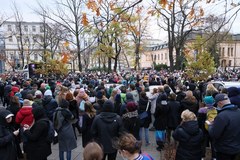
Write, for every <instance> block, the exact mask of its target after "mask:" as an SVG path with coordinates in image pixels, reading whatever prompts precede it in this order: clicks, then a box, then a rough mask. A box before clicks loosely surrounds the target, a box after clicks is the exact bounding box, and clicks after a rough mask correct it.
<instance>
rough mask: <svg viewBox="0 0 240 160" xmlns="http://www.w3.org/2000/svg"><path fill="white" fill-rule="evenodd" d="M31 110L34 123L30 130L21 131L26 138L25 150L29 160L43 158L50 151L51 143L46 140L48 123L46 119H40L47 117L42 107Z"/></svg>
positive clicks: (41, 159) (40, 159)
mask: <svg viewBox="0 0 240 160" xmlns="http://www.w3.org/2000/svg"><path fill="white" fill-rule="evenodd" d="M32 112H33V115H34V119H35V123H34V124H33V126H32V127H31V128H30V130H25V131H24V132H23V134H24V136H25V137H26V138H27V142H26V146H25V150H26V153H27V158H28V159H29V160H43V159H46V158H47V157H48V156H49V155H50V154H51V153H52V151H51V143H49V141H48V129H49V124H48V122H47V121H45V120H42V119H47V116H46V114H45V111H44V109H43V108H42V107H37V108H34V109H33V111H32Z"/></svg>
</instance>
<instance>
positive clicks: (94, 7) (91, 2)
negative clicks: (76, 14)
mask: <svg viewBox="0 0 240 160" xmlns="http://www.w3.org/2000/svg"><path fill="white" fill-rule="evenodd" d="M86 5H87V7H88V9H92V11H96V10H97V4H96V2H95V0H88V2H87V4H86Z"/></svg>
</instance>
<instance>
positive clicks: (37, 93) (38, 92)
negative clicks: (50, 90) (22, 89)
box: [34, 90, 42, 97]
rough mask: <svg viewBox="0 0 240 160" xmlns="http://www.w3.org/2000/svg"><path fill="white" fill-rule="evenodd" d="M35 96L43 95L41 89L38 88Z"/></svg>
mask: <svg viewBox="0 0 240 160" xmlns="http://www.w3.org/2000/svg"><path fill="white" fill-rule="evenodd" d="M34 96H35V97H38V96H41V97H42V92H41V91H39V90H36V92H35V94H34Z"/></svg>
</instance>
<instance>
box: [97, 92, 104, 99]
mask: <svg viewBox="0 0 240 160" xmlns="http://www.w3.org/2000/svg"><path fill="white" fill-rule="evenodd" d="M96 97H97V99H102V98H103V93H102V91H98V92H97V94H96Z"/></svg>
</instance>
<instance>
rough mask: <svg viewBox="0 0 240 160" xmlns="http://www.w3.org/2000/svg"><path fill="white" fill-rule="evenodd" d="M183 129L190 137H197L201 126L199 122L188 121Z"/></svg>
mask: <svg viewBox="0 0 240 160" xmlns="http://www.w3.org/2000/svg"><path fill="white" fill-rule="evenodd" d="M182 128H183V129H184V130H185V131H186V132H187V133H188V134H189V135H197V134H198V133H199V126H198V122H197V121H187V122H184V123H183V124H182Z"/></svg>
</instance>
